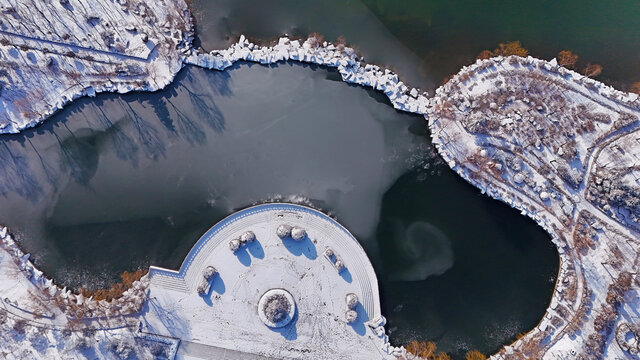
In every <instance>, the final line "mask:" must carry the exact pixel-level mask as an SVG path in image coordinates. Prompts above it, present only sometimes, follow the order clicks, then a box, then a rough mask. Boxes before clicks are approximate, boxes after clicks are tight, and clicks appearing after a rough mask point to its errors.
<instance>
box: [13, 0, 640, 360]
mask: <svg viewBox="0 0 640 360" xmlns="http://www.w3.org/2000/svg"><path fill="white" fill-rule="evenodd" d="M0 10H1V11H2V14H3V15H4V16H3V17H2V18H0V132H3V133H12V132H18V131H20V130H21V129H24V128H26V127H30V126H34V125H36V124H37V123H39V122H42V121H44V120H45V119H46V118H47V117H48V116H49V115H51V114H52V113H53V112H55V111H56V110H57V109H59V108H60V107H61V106H63V105H64V104H66V103H68V102H69V101H71V100H72V99H75V98H77V97H79V96H85V95H89V96H92V95H94V94H95V93H96V92H102V91H115V92H127V91H132V90H158V89H161V88H163V87H164V86H166V85H167V84H169V83H170V82H171V80H172V79H173V77H174V76H175V74H176V73H177V72H178V71H179V70H180V68H182V67H183V66H184V65H186V64H192V65H197V66H202V67H206V68H209V69H215V70H218V71H223V70H224V69H226V68H227V67H229V66H231V65H232V64H233V63H235V62H237V61H251V62H256V63H261V64H270V63H275V62H279V61H300V62H306V63H313V64H318V65H322V66H327V67H332V68H336V69H337V70H338V71H339V73H340V74H341V76H342V78H343V80H344V81H346V82H349V83H354V84H359V85H363V86H368V87H372V88H374V89H376V90H379V91H381V92H384V94H385V95H386V96H387V97H388V98H389V99H390V101H391V103H392V104H393V106H394V107H395V108H396V109H399V110H402V111H408V112H413V113H418V114H422V115H424V116H425V117H426V118H427V119H428V121H429V125H430V128H431V131H432V137H433V142H434V144H435V145H436V147H437V148H438V150H439V152H440V154H441V155H442V156H443V157H444V158H445V160H446V161H447V163H448V164H449V166H450V167H451V168H453V169H454V170H455V171H457V172H458V174H460V175H461V176H462V177H464V178H465V179H466V180H467V181H469V182H471V183H472V184H474V185H475V186H477V187H478V188H480V189H481V190H482V191H484V192H486V193H487V194H488V195H489V196H492V197H494V198H496V199H500V200H502V201H505V202H506V203H508V204H510V205H511V206H513V207H515V208H517V209H520V210H521V211H522V213H523V215H527V216H530V217H532V218H533V219H534V220H536V221H537V222H538V223H539V224H540V225H541V226H543V227H544V228H545V229H546V230H547V231H548V232H549V234H551V236H552V237H553V241H554V243H555V244H556V245H557V247H558V251H559V253H560V256H561V259H562V264H561V268H560V272H559V274H558V280H557V282H556V288H555V291H554V295H553V299H552V302H551V305H550V307H549V309H548V311H547V314H546V315H545V317H544V318H543V319H542V320H541V322H540V324H539V325H538V326H537V327H536V328H535V329H533V330H532V331H531V332H530V333H528V334H526V335H525V336H524V337H523V338H521V339H519V340H518V341H516V342H515V343H514V344H512V345H510V346H507V347H505V348H504V349H502V350H501V351H500V352H499V353H498V354H495V355H493V358H494V359H526V358H544V359H558V358H564V359H599V358H603V357H604V358H610V359H617V358H634V357H637V354H638V352H639V350H640V349H639V346H640V321H639V320H638V319H639V317H640V314H638V311H639V309H640V300H639V294H638V288H639V287H640V284H639V280H638V277H637V275H636V274H637V272H638V246H639V241H640V240H639V239H640V235H639V231H640V210H639V209H640V180H639V179H640V174H639V171H640V170H639V169H640V168H639V167H638V161H639V160H638V159H640V135H639V134H638V133H637V130H638V128H639V126H640V122H639V121H638V110H639V109H640V100H639V99H638V97H637V96H636V95H634V94H627V93H622V92H619V91H616V90H614V89H612V88H610V87H608V86H606V85H604V84H602V83H600V82H597V81H594V80H592V79H589V78H586V77H584V76H582V75H580V74H577V73H575V72H572V71H569V70H567V69H564V68H562V67H560V66H558V65H557V63H556V62H555V61H551V62H548V61H543V60H538V59H534V58H531V57H528V58H519V57H507V58H502V57H498V58H493V59H488V60H483V61H478V62H477V63H476V64H474V65H472V66H469V67H465V68H463V69H462V70H461V71H460V73H459V74H458V75H456V76H455V77H454V78H453V79H452V80H450V81H449V82H448V83H447V84H445V85H444V86H442V87H441V88H439V89H438V90H437V91H436V94H435V96H434V97H432V98H429V97H428V95H427V94H426V93H423V92H421V91H419V90H418V89H413V88H410V87H408V86H407V85H405V84H404V83H403V82H402V81H400V80H399V79H398V76H397V75H396V74H394V73H393V72H391V71H389V70H387V69H383V68H380V67H379V66H376V65H372V64H366V63H365V62H364V61H363V59H361V58H358V56H357V54H356V53H355V51H354V50H353V49H351V48H349V47H346V46H344V45H341V44H337V45H334V44H331V43H327V42H320V41H318V40H317V39H315V38H310V39H307V40H305V41H300V40H293V39H289V38H281V39H279V41H278V42H277V43H276V44H273V45H272V46H261V45H258V44H255V43H252V42H250V41H249V40H248V39H245V38H244V37H241V38H240V40H239V41H238V42H237V43H236V44H234V45H232V46H231V47H229V48H228V49H224V50H218V51H212V52H211V53H206V54H205V53H201V52H199V51H197V50H195V49H193V48H192V46H191V36H192V33H191V31H192V25H191V18H190V14H189V12H188V10H187V7H186V4H185V3H184V2H183V1H181V0H178V1H157V2H141V1H134V0H118V1H102V0H82V1H79V0H58V1H50V2H41V1H33V0H30V1H20V2H16V1H9V0H0ZM54 19H55V21H54ZM278 211H281V210H278ZM309 211H310V212H309V213H305V212H304V211H303V213H304V214H303V215H301V217H300V218H298V217H297V216H293V217H292V218H287V219H286V221H284V220H283V219H280V218H277V219H272V220H273V221H268V222H262V223H261V222H257V223H255V224H253V225H251V224H245V223H243V222H242V221H240V220H239V221H238V222H237V224H242V226H238V228H235V227H233V228H231V227H229V228H225V229H227V230H225V231H229V233H224V232H221V233H220V234H225V235H224V236H223V237H224V240H222V237H220V238H219V240H215V241H213V240H212V239H216V235H214V234H209V233H208V234H209V235H211V236H212V237H211V238H209V237H208V236H207V235H205V237H203V239H201V240H200V241H199V242H198V243H197V244H196V247H194V249H193V250H192V253H193V254H195V255H193V256H191V255H190V256H189V257H188V258H187V260H186V261H185V265H183V267H182V268H181V269H180V271H178V272H177V273H176V274H173V276H172V272H171V271H166V270H161V269H155V268H152V270H151V272H150V274H149V275H148V276H145V277H143V278H142V279H140V280H139V281H136V282H134V283H133V284H132V288H131V289H129V290H127V291H126V292H125V293H124V294H123V296H122V297H120V298H118V299H115V300H113V301H111V302H106V301H104V300H101V301H95V300H93V299H87V298H85V297H83V296H82V295H76V294H73V293H71V292H70V291H68V290H67V289H60V288H58V287H57V286H56V285H55V284H54V282H53V281H52V280H51V279H46V278H45V277H43V275H42V273H41V272H40V271H39V270H37V269H36V268H34V266H33V265H32V264H31V262H30V261H29V259H28V255H25V254H24V253H23V252H22V251H21V250H20V249H19V248H18V246H17V245H16V244H15V242H14V241H13V240H12V238H11V235H10V234H9V233H8V231H7V229H6V228H2V229H1V230H0V238H2V244H1V246H0V272H1V273H2V277H1V279H2V281H0V292H1V294H2V296H0V298H1V299H2V305H3V307H2V308H0V318H1V319H2V320H3V321H2V322H1V325H0V328H1V329H2V330H0V332H1V333H2V334H3V337H4V341H2V342H0V354H2V357H5V358H33V357H43V358H65V357H73V356H74V354H80V353H82V354H85V355H88V356H91V357H94V358H127V357H129V356H136V357H138V358H174V357H176V355H177V356H178V357H182V358H189V357H191V358H197V357H207V356H211V354H212V351H218V352H219V354H222V355H220V356H226V357H228V358H251V359H255V358H259V357H258V356H261V357H262V358H267V359H268V358H300V357H302V358H310V357H311V356H313V357H315V358H324V357H323V356H329V357H333V354H341V356H342V357H344V358H353V357H354V356H356V355H371V356H370V357H364V358H389V359H394V358H407V357H409V358H410V357H411V355H409V354H406V352H405V351H404V349H402V348H394V347H392V346H390V345H389V344H388V342H387V338H386V336H385V335H384V328H383V327H382V325H383V324H384V320H383V317H382V315H384V314H380V311H379V304H377V301H379V300H378V294H377V284H376V281H375V274H373V275H371V271H372V270H371V271H369V270H370V264H368V260H366V257H365V260H362V259H361V256H362V255H363V253H362V252H361V249H360V250H357V249H359V247H356V246H355V245H354V244H357V242H355V241H354V239H353V238H352V237H349V236H346V234H347V233H346V232H343V233H342V237H336V238H333V237H332V238H331V239H329V238H326V236H325V235H326V234H327V231H333V230H335V228H334V229H333V230H332V227H331V226H336V228H338V229H340V228H341V227H340V226H338V225H337V223H336V224H333V223H331V221H332V220H331V221H330V220H327V219H322V221H328V222H329V223H331V224H333V225H331V226H328V227H324V228H322V229H321V228H314V227H313V226H312V225H311V224H310V223H308V222H307V221H305V220H304V219H305V217H307V216H308V217H312V216H320V215H317V214H316V215H314V214H315V213H312V212H311V210H309ZM293 213H295V211H294V212H293ZM283 216H285V215H283ZM1 220H2V219H0V222H1ZM260 221H264V219H261V220H260ZM258 223H260V224H262V225H259V226H258V225H256V224H258ZM283 224H284V225H290V226H291V228H290V229H288V228H287V227H284V228H283V229H281V231H279V229H278V228H277V227H279V226H280V225H283ZM274 226H275V227H276V228H275V230H274ZM295 226H297V228H295ZM220 227H222V226H220ZM220 227H218V229H219V228H220ZM294 228H295V229H296V231H295V232H294ZM214 229H216V227H214ZM301 230H305V233H306V236H308V237H309V238H310V239H321V240H318V242H313V240H307V241H310V243H307V245H308V246H312V245H313V247H314V248H315V250H316V258H314V259H311V258H310V257H308V256H307V255H309V253H308V251H310V250H309V249H310V248H309V247H307V250H306V251H307V252H305V250H304V249H300V248H296V246H297V247H300V245H299V244H298V245H296V246H294V247H287V246H286V243H287V242H289V241H290V240H291V239H289V237H291V238H294V237H298V234H301ZM249 231H251V232H252V233H249ZM274 231H275V232H274ZM280 233H282V234H284V238H283V239H281V238H280V237H279V236H278V235H279V234H280ZM216 234H218V233H216ZM251 234H253V235H251ZM220 236H222V235H220ZM243 238H244V240H243ZM250 238H253V240H250ZM267 239H268V240H267ZM256 241H258V242H256ZM332 241H335V242H337V243H333V242H332ZM349 241H351V243H349ZM258 243H260V244H261V248H262V251H263V252H264V254H263V255H262V256H263V257H264V258H259V257H258V258H256V257H257V255H256V253H257V254H260V251H259V250H257V249H256V245H257V244H258ZM199 244H200V245H199ZM206 244H210V245H209V246H208V247H206V246H205V245H206ZM292 244H297V243H292ZM349 244H351V245H349ZM214 245H215V246H214ZM223 245H224V246H223ZM199 246H202V249H200V248H199ZM325 246H327V247H330V248H331V249H332V252H329V253H327V248H325ZM341 246H344V248H342V247H341ZM230 247H231V249H230ZM205 248H206V250H205ZM350 248H351V249H352V250H353V252H355V253H358V252H360V253H358V254H356V256H355V259H360V260H356V261H360V262H361V263H362V264H363V265H362V267H363V268H364V269H365V273H367V275H366V276H364V277H362V278H361V277H360V276H357V277H356V276H355V274H354V273H352V282H346V280H345V279H344V277H342V276H339V277H338V275H339V274H341V271H340V269H339V268H340V267H342V266H344V267H346V268H347V269H352V268H351V266H353V265H354V263H352V262H351V261H353V258H352V255H354V254H355V253H352V251H351V250H349V249H350ZM234 250H235V251H234ZM296 251H300V253H299V254H297V255H296ZM194 252H195V253H194ZM272 252H273V253H272ZM269 254H279V255H278V256H281V257H285V258H286V257H290V258H292V259H293V260H292V261H290V262H289V263H290V264H291V267H289V268H287V269H284V270H287V271H289V270H292V271H298V272H299V271H303V272H305V274H306V271H311V269H313V267H314V266H321V267H322V270H320V269H317V270H318V271H317V272H316V271H313V272H311V273H309V275H313V276H309V278H308V279H307V276H306V275H305V276H303V277H302V278H301V280H300V283H305V282H306V281H308V282H309V284H310V285H308V286H310V287H311V288H312V287H313V286H316V285H322V286H323V289H324V290H326V289H333V290H335V291H328V292H327V294H324V293H323V294H322V296H325V295H326V296H328V297H329V298H330V299H331V302H329V303H327V304H322V305H320V304H315V305H313V300H316V299H315V298H312V297H313V296H314V293H313V292H311V293H309V294H305V295H304V296H300V293H297V291H298V290H297V289H298V288H296V286H299V285H300V284H296V285H295V286H294V285H293V279H288V278H287V277H286V276H284V275H283V276H280V274H283V273H286V271H284V270H283V269H282V268H281V267H277V266H276V267H273V268H269V267H267V268H262V269H261V270H256V271H255V272H254V273H251V271H250V270H251V269H252V268H253V266H257V265H258V263H260V262H262V261H266V260H268V257H269V256H273V255H269ZM292 254H293V255H294V256H295V258H293V257H291V255H292ZM347 254H348V256H347ZM336 255H337V256H340V257H341V258H340V259H339V258H338V257H336ZM247 260H249V261H248V262H249V266H245V265H244V263H247ZM338 260H340V262H339V261H338ZM234 261H235V262H234ZM243 261H244V263H243ZM283 261H285V260H283ZM284 263H286V261H285V262H284ZM252 264H253V265H252ZM210 267H211V268H210ZM367 268H368V269H369V270H367ZM188 269H193V271H191V270H188ZM256 269H257V267H256ZM307 269H310V270H307ZM183 270H184V271H183ZM243 270H244V272H243ZM271 271H274V273H277V274H275V275H277V276H274V277H273V279H280V280H282V281H281V283H282V284H281V285H278V284H275V283H270V282H269V281H267V279H272V277H270V276H268V275H270V274H271V273H270V272H271ZM229 272H234V273H235V274H236V275H235V276H237V278H238V279H240V278H242V279H244V280H243V281H242V282H229V283H227V282H226V279H227V276H228V273H229ZM324 273H326V274H327V277H322V275H321V274H324ZM246 274H250V276H249V277H247V275H246ZM331 276H333V277H334V278H335V280H336V281H333V280H329V279H330V277H331ZM253 277H255V278H256V279H260V282H258V283H253V282H251V279H252V278H253ZM231 278H232V279H235V278H234V277H233V276H232V277H231ZM168 279H169V280H168ZM171 279H173V280H171ZM305 279H306V280H305ZM220 280H222V281H224V287H221V286H220ZM303 280H304V281H303ZM365 280H366V281H365ZM341 281H342V282H341ZM367 283H368V284H369V285H370V288H369V289H366V288H365V284H367ZM232 284H238V286H237V287H236V286H235V285H234V286H233V287H232ZM356 285H357V286H356ZM304 286H307V285H304ZM327 286H328V287H327ZM250 289H253V290H252V291H253V292H254V293H251V291H249V290H250ZM278 289H281V290H284V292H278V291H276V292H269V291H270V290H278ZM203 294H204V295H205V296H203ZM267 294H268V295H267ZM351 294H353V295H355V297H356V299H357V300H355V301H354V300H353V299H354V297H353V296H350V295H351ZM241 295H242V296H244V297H242V296H241ZM239 299H242V300H239ZM207 301H208V302H209V303H208V302H207ZM183 303H184V304H193V305H194V306H193V309H192V307H191V306H185V305H184V304H183ZM349 304H355V305H354V306H355V307H354V308H353V309H352V308H351V307H350V305H349ZM358 304H361V305H358ZM366 304H369V305H366ZM371 304H373V305H371ZM376 304H377V305H376ZM314 306H318V307H317V308H315V309H313V307H314ZM358 306H361V307H360V308H359V307H358ZM354 309H355V315H354V312H349V311H350V310H354ZM358 309H361V311H358ZM362 309H365V310H364V311H365V312H366V316H363V313H362ZM208 311H210V312H208ZM316 311H322V313H319V312H316ZM301 312H304V313H301ZM214 314H218V315H219V317H217V316H216V315H214ZM302 315H304V316H309V317H310V318H311V317H313V316H317V318H318V319H319V320H318V321H319V323H321V324H324V325H323V326H320V327H314V326H311V325H310V323H307V322H305V321H303V320H301V319H302V317H301V316H302ZM296 316H297V317H298V319H299V322H294V321H295V319H296ZM288 317H290V318H291V319H292V321H290V322H287V321H285V320H286V319H287V318H288ZM329 318H331V319H333V320H332V321H333V323H331V322H330V321H328V320H327V319H329ZM203 320H207V321H206V323H211V324H217V325H216V326H215V327H206V326H203V325H201V324H200V323H201V322H202V321H203ZM365 320H366V321H365ZM358 321H360V322H361V323H358ZM283 322H286V324H284V323H283ZM196 323H197V324H200V325H196V326H194V327H193V331H185V330H184V329H185V324H187V325H190V324H196ZM329 323H330V324H329ZM247 324H250V326H249V327H247V328H244V327H243V325H247ZM349 324H351V325H349ZM354 324H359V325H357V326H356V325H354ZM275 325H277V326H275ZM279 325H282V327H279ZM292 325H295V326H299V329H300V333H296V337H295V338H294V339H291V333H290V332H287V331H286V330H282V329H287V327H288V326H292ZM325 325H326V326H325ZM278 329H280V330H278ZM363 329H364V330H363ZM303 330H304V331H303ZM278 331H280V332H278ZM314 334H323V338H322V340H323V342H314V343H313V347H311V348H303V347H301V346H299V344H301V343H304V342H305V341H311V340H310V339H313V335H314ZM354 334H355V335H354ZM229 336H233V337H232V338H229ZM287 337H289V338H287ZM267 339H269V340H267ZM289 341H291V343H289ZM314 341H315V340H314ZM249 343H251V344H254V345H255V346H254V347H252V349H249V348H248V344H249ZM365 343H366V344H365ZM268 344H276V345H268ZM342 347H344V348H342ZM301 351H302V352H301ZM332 351H335V352H332ZM343 351H347V353H346V354H345V353H341V352H343ZM247 352H250V354H249V355H246V354H247ZM243 353H244V354H245V355H243ZM198 354H199V355H198ZM327 354H329V355H327ZM242 356H245V357H242ZM246 356H249V357H246Z"/></svg>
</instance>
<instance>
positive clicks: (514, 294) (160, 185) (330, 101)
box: [0, 63, 558, 352]
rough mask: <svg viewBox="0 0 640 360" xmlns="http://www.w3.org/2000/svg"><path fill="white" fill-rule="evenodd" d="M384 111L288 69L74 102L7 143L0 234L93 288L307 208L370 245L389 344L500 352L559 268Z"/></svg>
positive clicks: (377, 101)
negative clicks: (247, 224)
mask: <svg viewBox="0 0 640 360" xmlns="http://www.w3.org/2000/svg"><path fill="white" fill-rule="evenodd" d="M385 99H386V98H384V97H383V95H381V94H378V93H376V92H374V91H372V90H368V89H364V88H361V87H357V86H350V85H347V84H345V83H343V82H342V81H341V80H340V76H339V74H337V73H335V72H332V71H328V70H326V69H321V68H316V67H309V66H303V65H299V64H294V63H283V64H279V65H277V66H271V67H266V66H259V65H250V64H238V65H236V66H234V67H233V68H231V69H230V70H227V71H225V72H216V71H207V70H203V69H199V68H193V67H188V68H186V69H185V70H183V71H182V72H181V73H180V74H179V75H178V77H177V79H176V81H175V82H174V84H172V85H171V86H169V87H168V88H167V89H166V90H163V91H161V92H158V93H153V94H148V93H141V94H129V95H125V96H118V95H101V96H99V97H97V98H95V99H82V100H80V101H77V102H76V103H74V104H72V105H71V106H69V107H67V108H65V109H64V110H63V111H61V112H60V113H59V114H57V115H55V116H54V117H53V118H52V119H51V120H49V121H47V122H46V123H45V124H43V125H41V126H38V127H36V128H35V129H31V130H28V131H25V132H24V133H22V134H20V135H11V136H3V137H2V138H1V140H2V146H0V165H1V166H2V167H3V169H4V171H3V172H2V174H1V175H0V192H1V193H2V195H3V201H2V202H1V203H0V221H1V222H3V223H5V224H6V225H8V226H10V228H11V229H12V230H13V231H15V232H17V235H18V238H19V240H20V241H21V244H22V246H23V247H24V248H25V250H26V251H28V252H31V253H32V256H33V257H34V259H35V262H36V264H37V265H38V266H39V267H40V268H41V269H42V270H43V271H45V272H46V273H47V274H48V275H50V276H53V277H54V278H55V279H56V280H57V281H59V282H61V283H63V284H65V285H71V286H92V285H93V286H95V285H100V284H101V285H105V284H107V283H109V282H110V281H113V280H114V279H115V278H117V275H118V274H119V273H120V272H121V271H123V270H130V269H133V268H136V267H139V266H143V267H146V266H148V265H149V264H154V265H159V266H165V267H173V268H175V267H177V266H179V264H180V263H181V262H182V259H183V257H184V255H185V254H186V253H187V251H188V250H189V249H190V248H191V246H192V245H193V243H194V242H195V241H196V240H197V239H198V238H199V236H200V235H201V234H202V233H204V232H205V231H206V230H207V229H208V228H209V227H210V226H211V225H213V224H214V223H216V222H217V221H219V220H220V219H221V218H223V217H224V216H226V215H228V214H230V213H232V212H234V211H235V210H238V209H241V208H243V207H246V206H248V205H251V204H253V203H257V202H264V201H273V200H280V199H282V200H288V201H303V202H305V203H308V204H310V205H313V206H315V207H320V208H322V209H324V210H325V211H329V212H331V213H333V214H334V215H335V216H336V217H337V218H338V219H339V220H340V221H341V223H343V224H344V225H345V226H346V227H348V228H349V230H350V231H351V232H352V233H353V234H354V235H355V236H356V237H357V238H358V239H359V240H360V241H361V243H362V244H363V246H364V248H365V250H366V251H367V252H368V255H369V257H370V258H371V260H372V262H373V264H374V267H375V268H376V271H377V273H378V278H379V279H380V287H381V291H382V306H383V314H384V315H385V316H386V317H387V318H388V320H389V330H390V331H391V334H390V337H391V340H392V342H394V343H396V344H401V343H404V342H407V341H409V340H412V339H414V338H416V339H426V340H433V341H436V342H437V343H438V344H439V347H440V348H441V349H442V350H448V351H454V352H455V351H457V350H460V349H464V348H467V347H473V348H480V350H482V351H485V352H489V351H493V350H495V349H496V348H497V347H499V346H500V345H501V344H503V343H505V342H506V341H508V340H510V339H511V338H513V337H514V336H515V334H517V333H518V332H522V331H526V330H528V329H530V328H531V327H533V326H535V324H536V323H537V321H538V320H539V317H540V316H541V315H542V314H543V312H544V309H545V308H546V306H547V305H548V301H549V298H550V296H551V291H552V288H553V281H554V276H555V272H556V270H557V261H558V258H557V254H556V252H555V250H554V248H553V247H552V245H551V242H550V241H549V239H548V236H547V235H546V234H545V233H544V232H543V231H542V229H539V228H538V227H536V225H535V224H534V223H533V222H532V221H530V220H528V219H526V218H524V217H522V216H520V215H519V214H518V213H517V212H516V211H514V210H511V209H509V208H508V207H507V206H506V205H504V204H501V203H499V202H497V201H494V200H490V199H489V198H487V197H485V196H481V195H480V194H479V192H478V191H477V190H476V189H475V188H473V187H472V186H470V185H468V184H467V183H465V182H464V181H463V180H461V179H459V178H457V176H456V175H455V174H453V173H451V172H450V171H449V170H448V169H447V168H446V167H444V166H437V165H436V164H435V163H436V162H437V161H434V159H433V158H432V157H431V156H430V154H432V153H431V151H432V150H431V147H430V144H429V141H428V133H427V126H426V122H425V120H424V119H423V118H421V117H418V116H412V115H409V114H405V113H400V112H397V111H395V110H393V108H392V107H391V106H389V105H388V103H387V102H386V100H385ZM425 168H426V169H425ZM434 170H435V174H434ZM438 174H439V175H438Z"/></svg>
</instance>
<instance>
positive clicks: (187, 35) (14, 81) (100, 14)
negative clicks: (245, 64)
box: [0, 0, 193, 133]
mask: <svg viewBox="0 0 640 360" xmlns="http://www.w3.org/2000/svg"><path fill="white" fill-rule="evenodd" d="M0 12H1V13H2V16H1V17H0V133H15V132H19V131H20V130H22V129H25V128H27V127H31V126H34V125H36V124H38V123H39V122H42V121H44V120H45V119H47V118H48V117H49V116H50V115H51V114H52V113H54V112H55V111H57V110H58V109H60V108H62V106H64V105H65V104H67V103H68V102H70V101H72V100H73V99H75V98H78V97H80V96H86V95H88V96H95V94H96V93H97V92H104V91H109V92H119V93H125V92H129V91H132V90H149V91H154V90H158V89H162V88H164V87H165V86H166V85H168V84H169V83H171V81H172V80H173V77H174V76H175V74H176V73H177V72H178V71H179V70H180V69H181V68H182V60H183V52H185V51H188V50H189V49H190V47H191V39H192V32H193V26H192V24H191V16H190V13H189V10H188V9H187V5H186V3H185V2H184V1H183V0H172V1H140V0H117V1H115V0H89V1H86V0H54V1H41V0H20V1H15V0H0Z"/></svg>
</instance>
